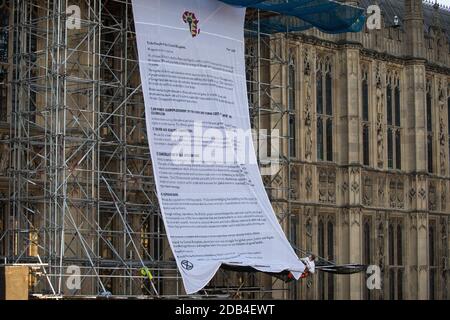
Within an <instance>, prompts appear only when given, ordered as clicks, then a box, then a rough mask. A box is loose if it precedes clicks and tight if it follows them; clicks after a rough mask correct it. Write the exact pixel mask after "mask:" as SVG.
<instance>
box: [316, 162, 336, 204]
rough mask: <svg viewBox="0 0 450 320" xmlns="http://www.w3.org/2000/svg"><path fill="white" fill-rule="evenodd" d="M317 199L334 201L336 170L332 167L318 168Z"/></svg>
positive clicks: (328, 201) (325, 201) (326, 201)
mask: <svg viewBox="0 0 450 320" xmlns="http://www.w3.org/2000/svg"><path fill="white" fill-rule="evenodd" d="M319 201H320V202H322V203H335V202H336V172H335V171H334V169H326V168H320V169H319Z"/></svg>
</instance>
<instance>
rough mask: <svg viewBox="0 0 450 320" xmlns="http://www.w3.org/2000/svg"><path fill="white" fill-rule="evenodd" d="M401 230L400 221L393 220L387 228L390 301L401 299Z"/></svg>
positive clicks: (402, 273) (402, 270)
mask: <svg viewBox="0 0 450 320" xmlns="http://www.w3.org/2000/svg"><path fill="white" fill-rule="evenodd" d="M403 245H404V244H403V229H402V221H401V219H399V218H393V219H391V220H390V221H389V227H388V250H389V261H388V263H389V265H388V270H389V273H388V275H389V279H388V280H389V298H390V299H392V300H395V299H397V300H400V299H403V276H404V265H403V252H404V250H403Z"/></svg>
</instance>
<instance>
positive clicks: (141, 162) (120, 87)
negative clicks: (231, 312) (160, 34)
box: [0, 0, 295, 298]
mask: <svg viewBox="0 0 450 320" xmlns="http://www.w3.org/2000/svg"><path fill="white" fill-rule="evenodd" d="M11 2H13V4H12V6H11V7H12V16H13V24H12V29H11V34H12V41H13V45H12V46H13V50H12V54H11V56H10V62H11V65H12V67H13V75H12V80H11V84H12V86H11V87H12V89H11V96H12V110H11V121H10V123H11V126H10V136H9V139H10V149H11V157H10V170H9V177H10V180H9V181H10V182H9V199H8V201H9V210H7V212H5V213H4V215H5V216H4V221H5V226H4V230H3V233H2V234H0V241H2V242H3V243H4V244H5V245H4V248H5V253H4V256H5V260H6V263H8V264H27V265H30V266H32V270H33V272H32V277H31V280H30V288H31V293H32V294H34V295H35V296H37V297H53V298H58V297H68V296H70V297H98V296H111V295H112V296H113V297H136V296H142V297H148V298H154V297H182V296H184V295H185V293H184V289H183V285H182V282H181V276H180V275H179V273H178V271H177V269H176V264H175V261H174V259H173V256H172V254H171V252H170V248H169V244H168V242H167V240H166V234H165V231H164V226H163V223H162V219H161V218H160V211H159V208H158V203H157V198H156V195H155V186H154V180H153V177H152V167H151V159H150V153H149V150H148V143H147V136H146V126H145V114H144V102H143V96H142V91H141V85H140V76H139V68H138V61H137V50H136V39H135V31H134V23H133V15H132V7H131V0H109V1H108V0H79V1H77V2H76V3H74V4H76V5H77V6H78V8H79V9H80V11H81V25H80V28H73V25H72V22H73V21H72V20H71V19H72V18H73V16H72V14H77V8H76V7H71V6H69V4H68V2H67V1H66V0H39V1H38V0H14V1H11ZM264 14H265V13H263V12H261V11H259V10H248V12H247V22H251V23H249V25H252V28H251V29H248V30H247V31H246V59H247V78H248V89H249V101H250V114H251V119H252V125H253V127H254V129H256V131H255V132H257V133H258V134H259V135H258V136H257V140H258V141H259V138H260V137H261V132H262V131H260V130H259V129H265V130H267V132H268V135H269V137H270V138H271V139H279V140H280V141H281V142H280V148H279V151H280V161H279V169H278V170H277V172H276V173H275V174H274V175H272V176H266V177H264V179H263V180H264V183H265V186H266V187H267V192H268V194H269V197H270V199H271V202H272V203H273V206H274V209H275V211H276V213H277V214H278V216H279V220H280V223H281V224H282V226H283V228H284V229H285V230H287V232H288V233H290V232H289V230H290V229H291V228H290V227H289V225H290V219H291V204H290V202H291V197H292V188H293V186H292V184H291V178H290V175H291V168H290V167H291V162H290V161H291V160H290V159H291V156H292V155H291V152H293V151H292V148H291V147H290V146H291V144H292V143H293V141H294V140H295V126H293V125H292V117H294V116H295V109H294V108H293V107H292V103H293V100H292V99H294V98H293V94H294V93H293V92H294V91H295V90H294V89H293V87H294V84H293V83H290V82H292V81H291V77H290V74H291V73H290V72H292V68H295V67H294V66H295V63H294V62H293V59H294V58H293V57H294V56H295V54H294V51H295V46H294V45H291V44H290V43H289V40H288V37H286V36H284V35H283V34H280V33H278V34H276V35H270V34H264V33H263V32H262V30H261V29H260V27H259V26H260V21H261V18H262V16H263V15H264ZM255 21H256V23H255ZM255 26H256V27H255ZM287 31H288V30H287ZM294 72H295V69H294ZM273 129H278V130H279V133H274V132H275V131H272V130H273ZM257 149H258V153H260V149H259V147H258V148H257ZM0 231H1V230H0ZM288 237H291V235H289V234H288ZM77 268H79V270H80V271H81V276H82V277H81V289H77V288H72V287H71V286H70V285H68V282H70V281H71V276H72V275H73V274H74V273H73V272H76V271H77V270H78V269H77ZM290 288H292V286H287V285H285V284H284V283H281V281H280V280H276V279H275V278H271V277H269V276H267V275H264V274H261V273H237V272H231V271H225V270H220V271H219V273H218V274H217V275H216V277H215V278H214V279H213V280H212V281H211V283H210V284H209V285H208V286H207V287H206V288H205V290H203V291H202V292H200V293H199V294H200V295H202V296H214V295H215V296H220V297H228V298H269V297H277V298H289V297H291V296H290V294H289V289H290Z"/></svg>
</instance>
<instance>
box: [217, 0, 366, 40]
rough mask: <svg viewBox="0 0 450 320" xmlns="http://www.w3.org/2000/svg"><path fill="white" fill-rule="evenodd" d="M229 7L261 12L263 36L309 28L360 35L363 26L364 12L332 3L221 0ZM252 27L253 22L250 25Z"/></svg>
mask: <svg viewBox="0 0 450 320" xmlns="http://www.w3.org/2000/svg"><path fill="white" fill-rule="evenodd" d="M220 1H222V2H225V3H227V4H230V5H235V6H241V7H249V8H254V9H260V10H263V11H266V12H273V13H279V14H277V15H263V16H262V17H261V18H260V25H259V28H260V30H261V31H263V32H268V33H273V32H284V31H303V30H306V29H309V28H312V27H316V28H317V29H319V30H321V31H323V32H326V33H343V32H359V31H361V30H362V28H363V26H364V24H365V21H366V19H365V15H364V10H363V9H362V8H359V7H355V6H350V5H346V4H343V3H339V2H336V1H333V0H220ZM249 23H250V24H254V25H253V27H255V24H256V23H257V22H256V21H254V20H253V21H250V22H249Z"/></svg>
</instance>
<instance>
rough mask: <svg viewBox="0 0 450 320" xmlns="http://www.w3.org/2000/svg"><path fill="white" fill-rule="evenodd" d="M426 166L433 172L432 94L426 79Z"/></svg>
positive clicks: (429, 83) (430, 85) (430, 86)
mask: <svg viewBox="0 0 450 320" xmlns="http://www.w3.org/2000/svg"><path fill="white" fill-rule="evenodd" d="M426 116H427V168H428V172H430V173H432V172H433V94H432V84H431V81H430V80H428V81H427V114H426Z"/></svg>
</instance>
